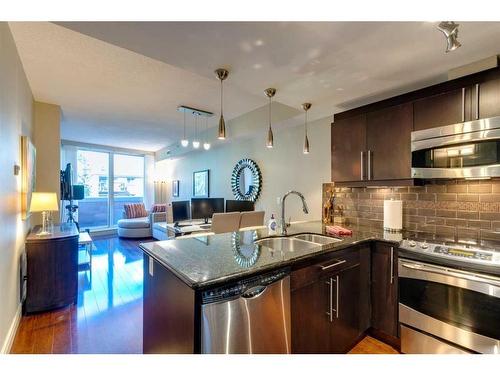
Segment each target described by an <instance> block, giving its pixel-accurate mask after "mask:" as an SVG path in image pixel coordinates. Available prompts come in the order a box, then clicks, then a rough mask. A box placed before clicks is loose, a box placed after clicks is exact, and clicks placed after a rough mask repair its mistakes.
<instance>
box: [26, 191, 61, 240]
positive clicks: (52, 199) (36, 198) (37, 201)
mask: <svg viewBox="0 0 500 375" xmlns="http://www.w3.org/2000/svg"><path fill="white" fill-rule="evenodd" d="M30 211H31V212H41V213H42V230H41V232H39V233H37V235H39V236H43V235H47V234H50V231H49V227H48V225H47V223H48V219H49V214H50V212H51V211H59V204H58V202H57V194H56V193H39V192H34V193H33V194H32V196H31V205H30Z"/></svg>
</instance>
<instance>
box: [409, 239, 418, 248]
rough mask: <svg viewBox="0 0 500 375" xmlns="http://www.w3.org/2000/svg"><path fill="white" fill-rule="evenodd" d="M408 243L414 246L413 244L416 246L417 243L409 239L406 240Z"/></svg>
mask: <svg viewBox="0 0 500 375" xmlns="http://www.w3.org/2000/svg"><path fill="white" fill-rule="evenodd" d="M408 245H410V247H415V246H417V243H416V242H415V241H413V240H410V241H408Z"/></svg>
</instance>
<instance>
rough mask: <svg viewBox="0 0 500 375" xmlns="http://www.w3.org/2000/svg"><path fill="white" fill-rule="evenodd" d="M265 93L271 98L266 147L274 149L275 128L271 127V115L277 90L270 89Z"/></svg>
mask: <svg viewBox="0 0 500 375" xmlns="http://www.w3.org/2000/svg"><path fill="white" fill-rule="evenodd" d="M264 93H265V94H266V96H267V97H268V98H269V129H268V130H267V141H266V147H267V148H273V147H274V136H273V128H272V126H271V115H272V112H271V110H272V104H273V99H272V98H273V96H274V95H275V94H276V89H273V88H268V89H265V90H264Z"/></svg>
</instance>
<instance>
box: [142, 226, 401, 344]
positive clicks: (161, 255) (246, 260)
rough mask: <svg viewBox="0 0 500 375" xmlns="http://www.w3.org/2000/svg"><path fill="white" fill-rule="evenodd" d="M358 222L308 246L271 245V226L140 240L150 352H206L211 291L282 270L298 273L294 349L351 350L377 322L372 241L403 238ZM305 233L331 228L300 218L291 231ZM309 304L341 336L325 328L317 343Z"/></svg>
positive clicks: (293, 289) (293, 284) (294, 278)
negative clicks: (204, 309) (206, 304)
mask: <svg viewBox="0 0 500 375" xmlns="http://www.w3.org/2000/svg"><path fill="white" fill-rule="evenodd" d="M353 229H354V231H353V235H352V236H348V237H344V238H342V239H340V240H338V239H335V238H332V241H327V242H328V243H323V244H320V243H315V244H314V245H313V246H309V245H308V246H302V245H304V243H307V241H303V242H302V240H300V241H299V242H300V243H298V245H301V246H295V247H294V249H293V250H292V251H290V250H286V249H279V248H277V247H274V248H271V247H268V243H267V242H266V241H267V240H266V238H269V235H268V231H267V229H266V228H261V229H256V230H248V231H241V232H234V233H226V234H218V235H210V236H205V237H196V238H187V239H175V240H167V241H159V242H151V243H145V244H141V248H142V250H143V251H144V257H145V259H144V333H143V334H144V352H145V353H201V352H206V350H205V349H204V348H203V345H202V332H201V331H202V324H203V316H202V305H203V302H204V301H205V299H206V297H207V293H208V294H209V291H213V290H216V291H220V290H221V289H222V292H223V293H230V290H225V289H224V288H225V287H226V286H232V287H233V288H234V286H235V285H238V283H239V282H240V281H241V280H247V279H249V278H253V277H256V276H259V275H264V276H266V275H270V274H272V273H273V272H274V271H276V270H278V271H281V270H284V272H286V273H288V274H291V277H290V285H289V290H290V293H289V294H290V296H291V297H290V298H289V303H290V308H289V309H286V310H287V311H288V313H289V314H291V327H290V330H291V335H288V336H291V338H290V337H288V340H289V341H290V342H291V347H290V348H288V352H345V351H347V350H349V349H350V348H351V347H352V346H354V345H355V344H356V342H357V341H358V340H360V339H361V338H362V337H363V336H364V332H365V331H366V329H368V328H369V327H370V326H371V303H370V294H371V293H370V285H371V276H370V275H371V251H370V250H371V246H370V244H371V243H372V242H373V241H389V242H387V243H388V244H389V245H390V244H392V245H393V246H394V245H397V243H398V239H400V238H401V235H395V236H394V235H393V234H385V238H384V232H383V231H382V230H377V229H374V228H360V227H358V228H353ZM303 233H313V234H320V235H324V236H327V235H326V232H325V227H324V225H323V224H322V223H321V222H320V221H317V222H305V223H296V224H292V226H291V227H290V228H289V229H288V236H289V237H294V236H296V235H300V234H303ZM261 240H262V241H261ZM259 242H260V244H259ZM309 244H310V242H309ZM337 263H338V264H337ZM393 264H394V263H393ZM318 270H319V272H318ZM344 277H345V280H343V278H344ZM325 278H326V279H325ZM334 283H336V285H334ZM327 284H328V285H327ZM325 285H326V288H325ZM330 285H331V286H330ZM229 289H230V288H229ZM333 289H335V291H334V290H333ZM325 291H326V292H325ZM325 293H326V294H327V295H325ZM311 299H313V300H311ZM311 302H314V303H311ZM340 304H341V305H342V306H339V305H340ZM395 306H396V305H394V309H396V307H395ZM310 308H314V309H321V312H320V313H318V312H316V315H317V317H318V320H319V321H320V322H321V323H324V324H325V325H326V328H330V327H334V326H335V330H336V333H337V335H336V337H339V335H338V334H340V336H342V337H343V339H342V340H333V342H331V341H332V340H330V339H329V335H327V334H326V333H325V332H322V334H323V335H324V336H325V337H326V338H325V342H324V343H318V344H317V345H312V344H311V343H310V342H309V341H310V340H311V339H314V335H316V333H315V332H314V330H310V329H309V330H308V329H304V325H307V324H309V323H310V322H314V315H313V316H310V314H311V313H312V311H309V309H310ZM337 311H338V312H337ZM328 314H330V315H329V316H327V315H328ZM289 320H290V319H288V321H289ZM308 322H309V323H308ZM299 326H302V329H299ZM324 328H325V327H318V328H317V329H318V330H323V329H324ZM221 329H222V327H221ZM311 335H312V336H311ZM310 336H311V337H310ZM254 346H255V345H254ZM223 352H224V351H223Z"/></svg>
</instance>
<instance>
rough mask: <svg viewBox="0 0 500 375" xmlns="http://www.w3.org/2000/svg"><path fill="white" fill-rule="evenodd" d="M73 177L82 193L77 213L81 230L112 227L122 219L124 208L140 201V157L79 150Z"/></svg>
mask: <svg viewBox="0 0 500 375" xmlns="http://www.w3.org/2000/svg"><path fill="white" fill-rule="evenodd" d="M110 160H111V161H112V164H110ZM111 167H112V168H111ZM76 174H77V183H78V184H82V185H84V192H85V199H84V200H81V201H80V202H79V210H78V211H79V212H78V220H79V223H80V226H81V227H82V228H86V227H107V226H110V223H111V225H116V223H117V222H118V220H120V219H121V218H122V216H123V205H124V204H126V203H136V202H142V201H143V198H144V157H143V156H135V155H124V154H115V153H112V152H102V151H92V150H84V149H79V150H78V151H77V166H76ZM110 181H113V185H112V192H111V194H110ZM110 207H111V209H110Z"/></svg>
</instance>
